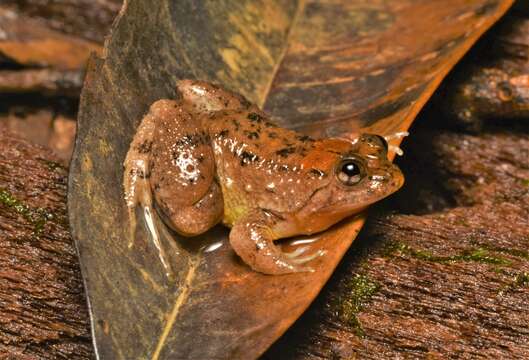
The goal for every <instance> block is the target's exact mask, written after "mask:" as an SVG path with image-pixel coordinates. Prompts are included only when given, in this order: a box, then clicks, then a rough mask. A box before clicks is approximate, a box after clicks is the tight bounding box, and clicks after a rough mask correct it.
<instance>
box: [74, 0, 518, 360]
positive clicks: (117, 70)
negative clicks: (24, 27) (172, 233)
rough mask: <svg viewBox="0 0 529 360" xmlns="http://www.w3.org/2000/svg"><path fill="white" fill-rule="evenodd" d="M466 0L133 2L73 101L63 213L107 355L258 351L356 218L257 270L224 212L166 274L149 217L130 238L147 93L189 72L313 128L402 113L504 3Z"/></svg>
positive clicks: (327, 269)
mask: <svg viewBox="0 0 529 360" xmlns="http://www.w3.org/2000/svg"><path fill="white" fill-rule="evenodd" d="M510 4H511V1H510V0H472V1H464V2H463V1H456V0H448V1H443V2H439V1H430V2H425V1H419V0H395V1H391V2H386V1H373V2H369V3H367V2H364V1H339V0H335V1H328V2H316V1H287V0H274V1H264V0H263V1H238V2H225V1H223V2H196V1H191V0H189V1H179V2H170V1H167V0H165V1H158V2H155V3H153V2H147V1H139V0H138V1H132V2H126V4H125V7H124V9H123V10H122V11H121V13H120V17H119V20H118V21H117V23H116V24H115V27H114V29H113V32H112V36H111V37H110V39H109V41H108V42H107V44H106V47H105V51H104V58H102V59H96V58H94V59H93V61H92V62H91V65H90V67H89V71H88V77H87V80H86V82H85V88H84V92H83V95H82V100H81V109H80V116H79V129H78V131H79V132H78V138H77V145H76V150H75V154H74V159H73V162H72V166H71V173H70V186H69V212H70V222H71V226H72V231H73V234H74V236H75V238H76V241H77V245H78V248H79V253H80V257H81V264H82V270H83V274H84V277H85V282H86V288H87V293H88V298H89V302H90V309H91V316H92V325H93V331H94V335H95V344H96V351H97V353H98V354H99V356H100V358H109V359H114V358H121V359H162V358H164V359H168V358H172V359H174V358H177V359H183V358H189V359H239V358H244V359H248V358H256V357H258V356H259V355H260V354H261V353H262V352H263V351H265V350H266V348H267V347H268V346H270V344H271V343H272V342H273V341H274V340H275V339H277V338H278V337H279V336H280V335H281V334H282V333H283V332H284V331H285V330H286V329H287V328H288V327H289V326H290V325H291V324H292V323H293V322H294V321H295V320H296V319H297V317H298V316H299V315H300V314H301V313H302V312H303V311H304V310H305V309H306V308H307V306H308V305H309V304H310V303H311V301H312V300H313V299H314V297H315V296H316V295H317V294H318V292H319V291H320V289H321V287H322V286H323V285H324V284H325V282H326V280H327V279H328V278H329V276H330V275H331V273H332V271H333V270H334V268H335V267H336V265H337V263H338V262H339V261H340V259H341V258H342V256H343V254H344V252H345V251H346V250H347V248H348V247H349V245H350V244H351V242H352V241H353V239H354V237H355V236H356V234H357V233H358V231H359V229H360V228H361V226H362V223H363V219H364V216H363V215H362V216H359V217H357V218H356V219H350V220H349V221H346V222H343V223H341V224H339V225H338V226H335V227H333V228H332V229H330V230H328V231H326V232H325V233H324V234H322V235H321V236H320V239H319V240H318V241H317V242H316V243H314V244H312V246H314V247H315V248H321V249H327V250H328V253H327V255H326V256H325V257H323V258H321V259H319V260H318V261H317V262H316V263H315V264H313V265H314V267H315V268H316V269H317V271H316V272H315V273H313V274H306V273H303V274H293V275H285V276H266V275H262V274H259V273H256V272H253V271H251V270H250V269H249V268H248V267H246V266H245V265H244V264H242V263H241V262H240V261H238V260H237V258H236V256H235V255H234V253H233V251H232V250H231V249H230V247H229V245H228V243H227V242H226V235H227V231H226V230H225V229H223V228H221V227H219V228H215V229H214V230H212V231H210V232H208V233H207V234H206V235H205V236H203V237H201V238H200V239H177V241H170V242H165V243H163V244H162V246H164V247H167V248H169V249H170V252H169V253H170V258H169V259H168V260H169V263H170V265H171V266H172V268H173V269H174V271H175V279H174V280H171V281H169V280H168V279H167V277H166V275H165V270H164V268H163V266H162V264H161V263H160V261H159V258H158V254H157V250H156V247H155V246H154V244H153V243H152V242H151V241H150V240H149V239H148V237H147V235H146V233H145V231H141V233H139V234H138V239H137V241H136V243H135V245H134V247H133V248H132V249H129V248H128V247H127V244H128V242H129V232H128V231H129V230H128V228H129V224H128V217H127V213H126V209H125V203H124V200H123V194H122V184H121V179H122V162H123V159H124V157H125V154H126V152H127V149H128V146H129V143H130V140H131V138H132V135H133V134H134V131H135V127H136V126H137V125H138V123H139V121H140V119H141V118H142V116H143V114H144V113H145V112H146V110H147V109H148V107H149V105H150V104H151V103H152V102H153V101H155V100H157V99H160V98H171V97H173V96H174V95H175V83H176V81H177V80H178V79H182V78H199V79H203V80H208V81H211V82H216V83H220V84H222V85H223V86H224V87H226V88H228V89H230V90H234V91H237V92H241V93H242V94H244V95H245V96H246V97H248V98H249V99H250V100H252V101H254V102H256V103H257V104H259V105H260V106H262V107H263V108H264V109H265V110H266V111H267V112H270V113H271V114H272V115H273V116H274V117H275V118H276V119H277V120H278V121H279V122H280V123H281V124H282V125H284V126H287V127H291V128H297V129H298V130H300V131H305V132H307V133H311V134H312V135H320V136H347V135H348V134H350V133H352V132H354V131H355V130H358V129H368V130H370V131H376V132H379V133H384V134H386V133H392V132H395V131H398V130H405V129H407V128H408V127H409V125H410V124H411V122H412V121H413V119H414V118H415V116H416V114H417V112H418V111H419V110H420V108H421V107H422V106H423V105H424V103H425V102H426V100H427V99H428V97H429V96H430V95H431V94H432V92H433V91H434V89H435V88H436V87H437V86H438V85H439V82H440V81H441V80H442V78H443V77H444V76H445V75H446V73H447V72H448V71H449V70H450V68H451V67H452V66H453V65H454V64H455V63H456V62H457V61H458V60H459V59H460V58H461V56H462V55H463V54H464V53H465V52H466V51H467V50H468V48H469V47H470V46H471V45H472V44H473V43H474V42H475V41H476V39H477V38H478V37H479V36H480V35H481V34H482V33H483V32H484V31H485V30H486V29H487V28H488V27H490V26H491V25H492V24H493V23H494V22H495V21H496V20H497V19H498V18H499V17H500V16H501V15H502V14H503V13H504V12H505V11H506V10H507V8H508V7H509V6H510Z"/></svg>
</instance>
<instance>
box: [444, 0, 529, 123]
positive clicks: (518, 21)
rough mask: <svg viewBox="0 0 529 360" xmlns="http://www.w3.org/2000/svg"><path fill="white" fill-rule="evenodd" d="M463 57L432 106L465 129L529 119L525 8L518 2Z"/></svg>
mask: <svg viewBox="0 0 529 360" xmlns="http://www.w3.org/2000/svg"><path fill="white" fill-rule="evenodd" d="M517 5H518V6H517V7H515V8H514V9H513V10H512V11H511V12H510V13H509V14H508V15H507V16H506V17H505V18H503V19H502V20H501V21H500V23H498V24H497V25H496V26H495V28H494V31H491V33H490V34H489V35H488V36H486V37H485V38H484V39H483V40H482V41H480V43H479V44H478V45H477V46H476V47H475V48H474V49H473V51H471V53H470V54H468V55H467V56H466V59H465V61H464V62H463V63H461V64H460V65H459V66H458V67H457V68H456V70H455V71H454V72H453V74H452V75H451V76H450V77H449V79H447V81H446V82H445V85H444V86H443V87H442V89H441V90H440V91H439V92H438V93H437V96H436V99H435V100H434V102H435V103H436V104H437V106H438V108H439V109H440V110H441V111H443V112H444V113H445V114H446V116H447V119H448V120H455V123H456V124H458V125H461V126H463V127H464V128H466V129H469V130H478V129H480V128H481V126H482V125H483V123H484V122H487V121H494V120H496V121H497V120H500V121H501V120H505V119H513V118H516V119H520V120H526V119H528V118H529V10H528V9H527V7H528V6H527V4H526V3H524V2H523V1H520V2H518V3H517Z"/></svg>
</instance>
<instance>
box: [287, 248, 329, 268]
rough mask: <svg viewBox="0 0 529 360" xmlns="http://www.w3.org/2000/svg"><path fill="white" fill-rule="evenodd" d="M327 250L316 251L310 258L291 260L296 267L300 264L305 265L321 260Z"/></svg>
mask: <svg viewBox="0 0 529 360" xmlns="http://www.w3.org/2000/svg"><path fill="white" fill-rule="evenodd" d="M325 252H326V251H325V250H318V251H316V252H315V253H314V254H311V255H309V256H305V257H302V258H294V259H292V260H291V262H292V263H294V264H296V265H300V264H305V263H307V262H309V261H312V260H314V259H316V258H319V257H320V256H323V255H325Z"/></svg>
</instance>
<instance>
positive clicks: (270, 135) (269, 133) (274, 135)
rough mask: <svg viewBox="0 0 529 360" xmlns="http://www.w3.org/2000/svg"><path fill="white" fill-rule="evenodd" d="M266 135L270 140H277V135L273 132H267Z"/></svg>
mask: <svg viewBox="0 0 529 360" xmlns="http://www.w3.org/2000/svg"><path fill="white" fill-rule="evenodd" d="M267 135H268V137H269V138H270V139H277V133H275V132H273V131H270V132H268V133H267Z"/></svg>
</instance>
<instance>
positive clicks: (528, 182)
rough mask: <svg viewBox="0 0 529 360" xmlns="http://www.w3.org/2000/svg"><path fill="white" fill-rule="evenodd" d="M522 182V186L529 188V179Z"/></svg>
mask: <svg viewBox="0 0 529 360" xmlns="http://www.w3.org/2000/svg"><path fill="white" fill-rule="evenodd" d="M521 182H522V185H524V186H529V179H522V180H521Z"/></svg>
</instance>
